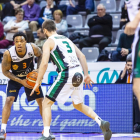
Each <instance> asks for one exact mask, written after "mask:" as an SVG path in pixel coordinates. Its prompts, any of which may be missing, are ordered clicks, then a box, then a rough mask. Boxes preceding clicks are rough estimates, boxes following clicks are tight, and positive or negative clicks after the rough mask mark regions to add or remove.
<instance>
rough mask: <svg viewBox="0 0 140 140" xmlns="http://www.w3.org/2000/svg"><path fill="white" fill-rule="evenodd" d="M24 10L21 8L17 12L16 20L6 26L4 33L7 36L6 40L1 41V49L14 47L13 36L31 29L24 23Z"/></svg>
mask: <svg viewBox="0 0 140 140" xmlns="http://www.w3.org/2000/svg"><path fill="white" fill-rule="evenodd" d="M23 14H24V11H23V9H21V8H19V9H17V10H16V11H15V16H16V20H10V21H9V22H8V23H7V24H6V25H5V26H4V31H5V32H6V33H7V34H6V39H5V40H2V41H0V48H7V47H8V46H9V45H13V35H14V34H15V33H16V32H19V31H24V30H25V29H27V28H29V26H28V22H27V21H23Z"/></svg>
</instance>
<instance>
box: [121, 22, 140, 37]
mask: <svg viewBox="0 0 140 140" xmlns="http://www.w3.org/2000/svg"><path fill="white" fill-rule="evenodd" d="M138 24H139V22H137V21H135V20H133V21H131V22H129V23H127V24H126V27H125V30H124V33H125V34H127V35H134V34H135V30H136V28H137V27H138Z"/></svg>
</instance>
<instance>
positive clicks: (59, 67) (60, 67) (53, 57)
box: [51, 54, 61, 72]
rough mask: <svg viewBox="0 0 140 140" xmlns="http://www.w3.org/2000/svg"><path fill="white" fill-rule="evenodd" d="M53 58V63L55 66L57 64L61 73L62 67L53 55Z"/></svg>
mask: <svg viewBox="0 0 140 140" xmlns="http://www.w3.org/2000/svg"><path fill="white" fill-rule="evenodd" d="M51 58H52V59H53V61H54V62H55V64H56V66H57V68H58V70H59V72H60V71H61V66H60V64H59V63H58V62H57V60H56V59H55V57H54V56H53V55H52V54H51Z"/></svg>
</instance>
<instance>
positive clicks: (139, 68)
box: [134, 42, 140, 78]
mask: <svg viewBox="0 0 140 140" xmlns="http://www.w3.org/2000/svg"><path fill="white" fill-rule="evenodd" d="M135 66H136V67H135V68H134V77H135V78H140V42H139V44H138V51H137V54H136V65H135Z"/></svg>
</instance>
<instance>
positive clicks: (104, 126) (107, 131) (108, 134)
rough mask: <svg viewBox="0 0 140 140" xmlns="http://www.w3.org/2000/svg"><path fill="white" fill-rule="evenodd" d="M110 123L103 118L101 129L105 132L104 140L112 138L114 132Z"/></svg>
mask: <svg viewBox="0 0 140 140" xmlns="http://www.w3.org/2000/svg"><path fill="white" fill-rule="evenodd" d="M109 127H110V123H109V122H107V121H104V120H101V126H100V128H101V130H102V132H103V134H104V140H110V139H111V136H112V132H111V130H110V128H109Z"/></svg>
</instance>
